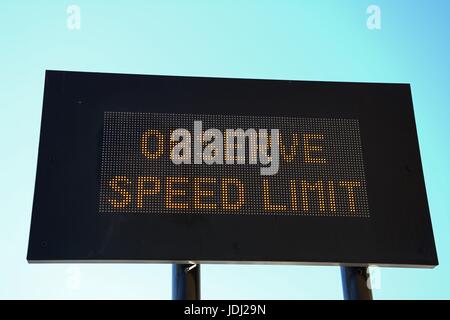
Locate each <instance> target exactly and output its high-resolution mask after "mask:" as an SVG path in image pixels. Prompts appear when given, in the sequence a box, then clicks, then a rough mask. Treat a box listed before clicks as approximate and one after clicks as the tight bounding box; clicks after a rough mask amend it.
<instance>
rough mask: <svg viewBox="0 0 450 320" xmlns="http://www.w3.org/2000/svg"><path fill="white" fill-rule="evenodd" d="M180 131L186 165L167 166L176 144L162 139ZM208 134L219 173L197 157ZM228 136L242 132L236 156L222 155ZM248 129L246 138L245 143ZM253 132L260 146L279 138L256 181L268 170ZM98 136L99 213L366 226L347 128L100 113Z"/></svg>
mask: <svg viewBox="0 0 450 320" xmlns="http://www.w3.org/2000/svg"><path fill="white" fill-rule="evenodd" d="M196 121H197V122H198V121H201V122H202V131H201V134H202V136H201V137H203V138H201V142H200V146H201V148H200V149H198V148H195V147H194V140H195V139H196V138H197V137H196V136H195V135H194V132H195V128H194V123H195V122H196ZM180 128H182V129H185V131H184V132H186V134H188V135H190V136H189V137H190V140H189V141H186V140H184V141H183V142H184V143H185V145H184V146H185V147H186V148H185V149H184V153H186V152H189V153H190V155H189V157H190V158H189V159H190V164H188V163H181V164H175V163H174V161H172V160H173V158H174V153H173V152H174V150H175V149H174V148H175V147H176V146H177V145H178V144H179V143H180V142H181V141H182V139H181V138H180V139H179V140H176V139H174V138H173V137H172V133H173V132H174V130H177V129H180ZM211 128H214V129H217V130H218V131H219V132H220V133H221V134H223V141H224V142H223V149H222V150H215V151H214V152H213V153H212V155H213V156H215V155H216V154H215V152H220V153H222V154H221V156H222V158H223V163H217V162H216V163H211V159H210V158H211V157H210V156H209V157H210V158H208V155H207V154H206V153H204V152H205V150H206V148H208V144H209V142H211V141H212V140H213V139H209V137H204V135H205V134H206V133H207V130H208V129H211ZM236 129H242V130H241V131H235V132H236V135H235V137H234V138H236V140H235V142H236V144H235V145H234V146H235V148H236V150H237V148H239V147H242V148H243V150H245V154H244V155H243V154H239V155H238V154H237V152H236V153H235V152H234V151H236V150H227V146H229V145H227V137H228V136H227V134H226V132H227V130H236ZM249 129H254V132H255V133H256V135H247V136H246V135H245V132H247V130H249ZM260 129H267V130H268V132H269V136H270V130H271V129H278V130H279V152H278V159H279V167H278V170H277V172H276V173H275V174H272V175H261V168H262V167H266V166H267V165H268V164H263V163H261V161H259V160H260V159H259V153H258V151H259V150H260V149H262V148H267V150H266V151H267V152H268V153H267V154H268V155H270V153H271V152H273V151H272V150H271V145H270V141H271V140H270V139H266V140H267V143H264V144H262V143H261V141H262V140H261V135H260V134H258V132H260V131H259V130H260ZM103 130H104V131H103V148H102V165H101V185H100V196H99V211H100V212H101V213H140V214H176V213H182V214H234V215H236V214H238V215H239V214H241V215H244V214H245V215H304V216H323V217H327V216H337V217H339V216H352V217H369V216H370V215H369V205H368V199H367V190H366V179H365V174H364V164H363V157H362V146H361V137H360V132H359V123H358V120H355V119H319V118H291V117H289V118H285V117H255V116H235V115H234V116H231V115H200V114H197V115H196V114H163V113H134V112H105V113H104V129H103ZM258 135H259V136H258ZM239 138H242V139H239ZM258 138H259V139H258ZM269 138H270V137H269ZM252 139H253V140H252ZM239 143H240V144H241V145H239ZM242 144H243V145H242ZM228 148H229V147H228ZM228 154H232V157H233V160H234V161H233V164H231V163H227V162H226V158H227V155H228ZM184 156H186V154H184ZM195 159H197V160H195ZM198 159H200V161H199V160H198ZM269 160H273V156H269Z"/></svg>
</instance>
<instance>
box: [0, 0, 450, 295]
mask: <svg viewBox="0 0 450 320" xmlns="http://www.w3.org/2000/svg"><path fill="white" fill-rule="evenodd" d="M71 4H75V5H78V6H79V7H80V9H81V29H80V30H70V29H68V28H67V25H66V20H67V17H68V14H67V13H66V9H67V7H68V5H71ZM371 4H375V5H378V6H379V7H380V8H381V30H369V29H368V28H367V26H366V20H367V18H368V15H367V13H366V9H367V7H368V6H369V5H371ZM449 13H450V1H448V0H433V1H407V0H395V1H392V0H391V1H381V0H373V1H365V0H353V1H350V0H344V1H337V0H329V1H323V0H322V1H314V0H310V1H300V0H295V1H261V0H259V1H256V0H255V1H210V0H209V1H206V0H205V1H189V3H188V1H167V0H165V1H149V0H145V1H133V0H127V1H125V0H114V1H93V0H91V1H81V0H74V1H71V2H68V1H55V0H52V1H50V0H49V1H32V2H31V1H19V0H15V1H1V2H0V43H1V47H0V98H1V102H0V148H1V149H0V150H1V153H0V155H1V156H0V168H1V169H0V181H1V183H0V253H1V254H0V256H1V260H0V298H3V299H5V298H19V299H22V298H27V299H33V298H38V299H48V298H60V299H91V298H93V299H100V298H112V299H116V298H124V299H169V298H170V296H171V292H170V289H171V266H170V265H157V264H155V265H151V264H135V265H130V264H128V265H126V264H121V265H119V264H116V265H107V264H105V265H93V264H86V265H64V264H60V265H56V264H54V265H36V264H33V265H29V264H28V263H27V261H26V251H27V244H28V233H29V227H30V218H31V207H32V199H33V191H34V179H35V172H36V160H37V150H38V142H39V128H40V116H41V110H42V96H43V86H44V74H45V70H46V69H58V70H76V71H97V72H117V73H139V74H167V75H192V76H195V75H198V76H218V77H244V78H245V77H247V78H272V79H298V80H331V81H364V82H402V83H403V82H406V83H411V87H412V91H413V100H414V109H415V114H416V122H417V128H418V134H419V141H420V147H421V155H422V161H423V166H424V174H425V181H426V187H427V191H428V200H429V205H430V210H431V216H432V222H433V228H434V234H435V239H436V243H437V250H438V256H439V262H440V265H439V266H438V267H437V268H435V269H396V268H382V269H381V270H380V271H379V272H377V278H378V279H380V281H378V282H379V283H378V282H377V284H379V289H376V290H374V297H375V298H377V299H396V298H405V299H422V298H424V299H442V298H446V299H449V298H450V218H449V217H450V215H449V208H450V205H449V202H448V201H449V199H450V192H449V191H450V187H449V184H450V170H449V167H450V143H449V140H450V106H449V101H450V85H449V84H450V73H449V71H450V19H449V18H448V16H449ZM382 129H383V128H382V126H380V130H382ZM202 296H203V298H206V299H208V298H210V299H341V298H342V289H341V281H340V271H339V268H337V267H309V266H308V267H304V266H240V265H205V266H202Z"/></svg>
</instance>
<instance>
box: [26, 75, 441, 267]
mask: <svg viewBox="0 0 450 320" xmlns="http://www.w3.org/2000/svg"><path fill="white" fill-rule="evenodd" d="M41 126H42V127H41V139H40V146H39V159H38V169H37V178H36V189H35V198H34V204H33V216H32V225H31V232H30V242H29V250H28V260H29V261H30V262H35V261H36V262H64V261H68V262H69V261H79V262H121V261H149V262H188V261H194V262H201V263H208V262H211V263H215V262H225V263H227V262H230V263H313V264H341V265H353V264H359V265H368V264H378V265H390V266H396V265H399V266H434V265H436V264H437V255H436V251H435V245H434V239H433V233H432V229H431V221H430V216H429V212H428V206H427V200H426V192H425V186H424V181H423V174H422V169H421V163H420V156H419V149H418V142H417V135H416V129H415V122H414V116H413V110H412V101H411V95H410V89H409V86H408V85H396V84H357V83H326V82H304V81H280V80H251V79H222V78H196V77H170V76H139V75H118V74H98V73H79V72H62V71H60V72H58V71H48V72H47V74H46V84H45V93H44V109H43V116H42V125H41Z"/></svg>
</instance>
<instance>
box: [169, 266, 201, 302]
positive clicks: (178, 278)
mask: <svg viewBox="0 0 450 320" xmlns="http://www.w3.org/2000/svg"><path fill="white" fill-rule="evenodd" d="M172 299H173V300H200V265H199V264H178V263H175V264H173V265H172Z"/></svg>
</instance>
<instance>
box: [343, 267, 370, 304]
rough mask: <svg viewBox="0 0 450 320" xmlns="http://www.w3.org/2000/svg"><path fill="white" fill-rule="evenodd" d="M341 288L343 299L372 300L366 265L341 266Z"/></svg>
mask: <svg viewBox="0 0 450 320" xmlns="http://www.w3.org/2000/svg"><path fill="white" fill-rule="evenodd" d="M341 276H342V289H343V291H344V299H345V300H372V299H373V297H372V290H371V289H370V288H369V286H368V284H369V281H370V280H369V270H368V268H367V267H341Z"/></svg>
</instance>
